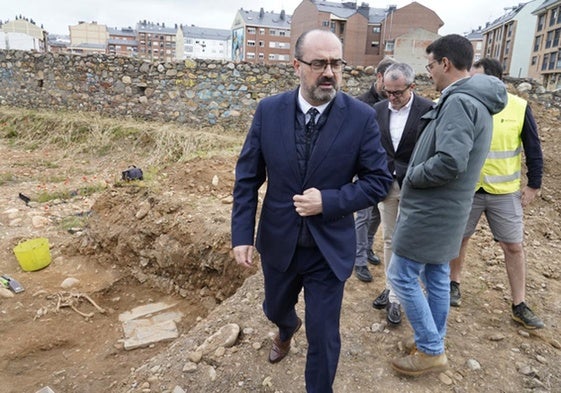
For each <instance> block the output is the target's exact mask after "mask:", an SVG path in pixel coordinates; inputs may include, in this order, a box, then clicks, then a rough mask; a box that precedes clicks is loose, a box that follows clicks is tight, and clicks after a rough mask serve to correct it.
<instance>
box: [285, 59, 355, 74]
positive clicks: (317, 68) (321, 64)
mask: <svg viewBox="0 0 561 393" xmlns="http://www.w3.org/2000/svg"><path fill="white" fill-rule="evenodd" d="M296 60H298V61H299V62H300V63H304V64H306V65H309V66H310V68H311V69H312V71H314V72H323V71H325V69H326V68H327V66H330V67H331V71H333V72H339V71H341V70H342V69H343V66H346V65H347V62H346V61H345V60H343V59H335V60H331V61H328V60H312V61H310V62H309V63H308V62H307V61H304V60H302V59H296Z"/></svg>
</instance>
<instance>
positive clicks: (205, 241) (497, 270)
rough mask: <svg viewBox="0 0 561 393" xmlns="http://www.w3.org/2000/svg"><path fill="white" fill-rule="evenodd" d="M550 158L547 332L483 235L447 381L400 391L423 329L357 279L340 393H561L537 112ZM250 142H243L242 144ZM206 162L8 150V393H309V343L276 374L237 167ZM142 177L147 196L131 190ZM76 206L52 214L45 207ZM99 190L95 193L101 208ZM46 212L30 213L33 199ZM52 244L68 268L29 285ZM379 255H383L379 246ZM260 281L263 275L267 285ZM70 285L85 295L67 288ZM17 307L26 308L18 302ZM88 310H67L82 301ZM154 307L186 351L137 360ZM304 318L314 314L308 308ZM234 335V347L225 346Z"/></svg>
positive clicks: (538, 241) (346, 308)
mask: <svg viewBox="0 0 561 393" xmlns="http://www.w3.org/2000/svg"><path fill="white" fill-rule="evenodd" d="M533 108H534V111H535V113H536V117H537V120H538V123H539V125H540V134H541V138H542V143H543V149H544V154H545V176H544V186H543V189H542V192H541V196H540V197H539V198H538V199H537V200H536V201H535V202H534V203H533V204H532V205H531V206H530V207H528V208H527V209H526V211H525V214H526V221H525V222H526V226H525V234H526V241H525V244H526V253H527V259H528V280H527V281H528V282H527V302H528V303H529V304H530V306H531V307H532V308H533V309H534V311H535V312H536V313H537V314H538V315H540V316H541V317H542V318H543V320H544V322H545V323H546V328H545V329H542V330H539V331H527V330H525V329H523V328H521V327H520V326H518V325H517V324H515V323H514V322H513V321H512V320H511V318H510V312H509V311H510V291H509V285H508V281H507V278H506V273H505V268H504V264H503V262H502V257H501V251H500V249H499V247H498V245H497V244H495V243H494V242H493V241H492V239H491V236H490V233H489V231H488V229H487V227H486V226H485V225H484V223H482V225H480V227H479V229H478V231H477V233H476V234H475V236H474V238H473V241H472V242H471V245H470V249H469V253H468V259H467V268H466V271H465V274H464V280H463V283H462V290H463V303H462V306H461V307H460V308H454V309H452V310H451V314H450V319H449V327H448V332H449V333H448V339H447V353H448V358H449V362H450V367H449V369H448V370H447V371H446V372H443V373H436V374H432V375H427V376H424V377H421V378H403V377H400V376H399V375H396V374H395V373H394V372H393V371H392V370H391V367H390V364H389V361H390V360H391V359H393V358H394V357H396V356H401V355H402V354H403V353H404V350H403V341H404V339H406V338H407V337H409V336H410V335H411V329H410V327H409V325H408V323H407V321H404V323H403V324H402V325H401V326H399V327H390V326H388V325H387V324H386V322H385V314H384V312H382V311H378V310H375V309H373V308H372V307H371V302H372V300H373V298H374V297H375V295H376V294H377V293H378V292H379V291H380V290H381V289H382V287H383V267H382V266H375V267H371V271H372V272H373V274H374V277H375V278H374V281H373V282H372V283H369V284H365V283H362V282H360V281H358V280H357V279H356V278H354V277H351V278H350V279H349V281H348V283H347V286H346V292H345V298H344V305H343V315H342V326H341V333H342V342H343V348H342V353H341V360H340V363H339V369H338V373H337V378H336V381H335V391H336V392H349V393H350V392H353V393H354V392H372V391H379V392H394V391H406V392H413V393H421V392H448V391H452V392H561V370H560V368H559V364H561V343H560V342H561V339H560V338H559V336H560V333H561V326H560V323H561V319H560V318H561V300H560V297H559V293H561V279H560V278H561V263H560V262H559V258H558V254H559V251H560V248H561V228H560V222H561V220H560V217H559V216H560V212H561V198H560V197H559V195H561V154H560V153H561V151H560V149H561V148H560V146H561V144H560V143H559V132H560V130H559V129H558V122H559V112H558V111H557V110H553V109H547V110H546V109H544V108H543V107H541V106H539V105H538V104H535V105H534V106H533ZM241 138H242V135H240V137H239V141H238V142H239V143H241ZM239 143H238V145H237V146H235V148H232V149H226V150H224V151H222V152H221V153H219V154H213V155H199V157H198V158H195V159H190V160H188V161H185V162H181V163H176V164H174V165H167V166H160V167H158V168H157V169H154V170H151V169H150V170H146V169H147V168H150V165H151V158H150V153H149V152H147V151H132V150H131V151H127V150H126V149H125V150H120V151H115V152H110V153H109V154H107V155H103V156H100V155H96V154H92V152H88V151H84V152H81V153H80V154H68V151H66V150H64V149H57V148H54V147H51V146H34V147H33V148H29V145H26V146H20V145H19V144H17V143H15V144H14V143H12V142H11V141H10V140H8V139H4V138H3V139H1V140H0V156H1V157H2V159H1V160H0V180H1V181H0V189H1V192H0V206H2V208H1V209H0V273H2V274H9V275H11V276H12V277H14V278H16V279H17V280H19V281H20V282H21V283H22V285H23V286H24V287H25V291H24V292H22V293H20V294H15V295H13V296H11V297H0V314H1V319H0V334H1V337H2V346H1V347H0V381H1V382H2V383H1V385H0V386H1V387H0V392H6V393H21V392H31V393H33V392H36V391H37V390H39V389H40V388H41V387H44V386H49V387H50V388H51V389H52V390H53V391H55V392H56V393H61V392H68V393H70V392H80V393H82V392H83V393H89V392H91V393H97V392H101V391H107V392H120V393H125V392H126V393H133V392H134V393H136V392H162V393H163V392H174V393H180V392H182V391H185V392H278V393H281V392H283V393H292V392H303V391H304V390H305V388H304V378H303V369H304V363H305V353H306V340H305V329H302V330H301V331H300V332H299V333H298V334H297V335H296V337H295V341H294V344H293V348H292V350H291V354H290V356H289V357H287V358H286V359H285V360H283V361H282V362H281V363H279V364H276V365H271V364H269V363H268V362H267V361H266V358H267V353H268V350H269V346H270V340H271V337H272V335H274V333H275V329H274V326H273V325H272V324H271V323H269V322H268V321H267V320H266V318H265V317H264V316H263V313H262V310H261V301H262V298H263V290H262V279H261V274H260V272H259V271H258V270H257V271H253V272H252V271H244V270H240V268H238V267H237V266H236V265H235V264H234V262H233V258H232V256H231V254H230V251H229V248H230V244H229V213H230V209H231V195H230V192H231V187H232V182H233V166H234V163H235V155H236V153H237V151H238V150H239ZM130 164H136V165H138V166H140V167H142V168H144V169H145V172H146V173H147V176H146V177H145V179H144V181H141V182H131V183H125V182H121V181H120V172H121V170H123V169H125V168H127V167H128V166H129V165H130ZM61 189H64V190H66V191H72V192H70V195H69V197H68V198H60V199H52V200H49V201H45V202H38V201H37V199H38V196H39V195H41V194H42V193H45V192H47V193H50V194H54V193H55V191H56V190H61ZM85 190H91V192H85ZM20 192H21V193H23V194H26V195H28V196H30V197H31V198H32V202H31V203H30V204H29V206H28V205H26V204H25V203H24V202H23V201H22V200H21V199H20V198H19V197H18V194H19V193H20ZM38 236H44V237H47V238H48V239H49V241H50V243H51V254H52V256H53V261H52V263H51V264H50V265H49V266H48V267H46V268H45V269H43V270H40V271H36V272H23V271H22V270H21V268H20V267H19V265H18V263H17V261H16V259H15V257H14V254H13V252H12V248H13V247H14V246H15V245H16V244H17V243H18V242H19V241H21V240H25V239H29V238H32V237H38ZM375 250H376V251H377V252H378V254H380V255H381V254H382V252H381V242H380V240H379V239H377V240H376V244H375ZM254 273H255V274H254ZM68 278H73V279H75V283H74V284H73V285H71V286H70V287H67V288H62V287H61V284H62V283H63V281H65V280H66V279H68ZM3 293H4V296H10V293H8V294H6V292H3ZM66 293H72V294H75V295H76V294H83V295H88V296H89V297H90V298H91V299H92V300H94V301H95V303H96V304H97V305H98V306H99V307H100V308H102V309H103V310H104V312H103V313H102V312H100V311H99V310H98V309H96V308H95V307H94V306H93V305H92V304H91V303H90V302H88V301H85V300H84V298H80V299H79V300H78V301H77V302H76V303H75V309H76V310H78V311H80V312H81V313H82V314H92V315H90V316H87V317H85V316H83V315H81V314H80V313H78V312H77V311H76V310H74V309H72V308H71V307H63V308H59V309H58V310H57V307H56V306H57V299H60V296H62V295H64V294H66ZM154 302H167V303H170V304H175V306H174V307H173V310H176V311H178V312H180V313H182V315H183V317H182V318H181V320H180V321H179V322H178V323H177V326H178V330H179V332H180V336H179V337H178V338H176V339H174V340H172V341H166V342H158V343H155V344H152V345H149V346H148V347H146V348H138V349H134V350H125V349H124V346H123V337H124V333H123V326H122V324H121V323H120V321H119V315H120V314H121V313H123V312H125V311H128V310H131V309H132V308H134V307H137V306H139V305H145V304H149V303H154ZM299 313H300V315H303V313H304V304H303V301H301V302H300V303H299ZM217 333H218V334H217Z"/></svg>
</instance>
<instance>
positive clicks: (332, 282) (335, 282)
mask: <svg viewBox="0 0 561 393" xmlns="http://www.w3.org/2000/svg"><path fill="white" fill-rule="evenodd" d="M269 262H270V261H269ZM262 268H263V275H264V278H265V301H264V302H263V310H264V312H265V315H266V316H267V318H269V320H271V322H273V323H274V324H275V325H277V326H278V327H279V332H280V338H281V340H283V341H284V340H287V339H288V338H289V337H290V335H291V334H292V332H293V331H294V329H295V328H296V325H297V319H296V318H297V316H296V310H295V306H296V303H297V302H298V295H299V294H300V291H301V290H302V288H303V289H304V301H305V304H306V307H305V309H306V315H305V323H306V338H307V339H308V354H307V358H306V372H305V375H306V391H307V392H308V393H330V392H332V391H333V389H332V385H333V381H334V379H335V373H336V371H337V364H338V362H339V353H340V352H341V336H340V334H339V322H340V316H341V303H342V301H343V291H344V288H345V282H342V281H339V279H338V278H337V277H336V276H335V275H334V274H333V271H332V270H331V268H330V267H329V265H328V264H327V261H326V260H325V259H324V258H323V255H322V254H321V253H320V251H319V249H317V248H316V247H311V248H305V247H297V249H296V252H295V254H294V257H293V259H292V262H291V264H290V266H289V268H288V270H287V271H286V272H280V271H278V270H275V269H274V268H273V267H272V266H271V264H270V263H265V262H264V263H263V264H262Z"/></svg>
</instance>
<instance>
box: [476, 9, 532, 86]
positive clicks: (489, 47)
mask: <svg viewBox="0 0 561 393" xmlns="http://www.w3.org/2000/svg"><path fill="white" fill-rule="evenodd" d="M540 1H542V0H533V1H530V2H527V3H520V4H518V5H517V6H514V7H512V8H511V9H509V10H508V12H507V13H505V14H504V15H503V16H501V17H500V18H498V19H496V20H494V21H493V22H490V23H487V24H486V26H485V27H484V28H483V31H482V33H483V43H484V50H483V52H484V54H485V56H486V57H492V58H495V59H497V60H499V61H500V62H501V64H502V66H503V72H504V74H505V75H509V76H512V77H516V78H526V77H528V71H529V70H528V60H529V59H530V55H531V53H532V41H533V37H534V35H533V33H534V29H535V26H536V16H535V15H533V14H532V11H534V10H535V8H536V7H537V6H538V4H539V2H540Z"/></svg>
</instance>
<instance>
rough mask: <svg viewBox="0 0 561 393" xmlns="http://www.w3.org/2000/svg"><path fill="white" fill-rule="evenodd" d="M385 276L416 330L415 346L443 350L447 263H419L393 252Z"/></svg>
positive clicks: (447, 301)
mask: <svg viewBox="0 0 561 393" xmlns="http://www.w3.org/2000/svg"><path fill="white" fill-rule="evenodd" d="M388 275H389V280H390V283H391V286H392V289H393V290H394V291H395V294H396V295H397V298H398V299H399V301H400V302H401V305H402V307H403V309H404V310H405V314H406V315H407V319H408V320H409V323H410V324H411V326H412V327H413V331H414V332H415V345H416V346H417V349H418V350H419V351H421V352H423V353H426V354H428V355H440V354H442V353H444V337H445V336H446V320H447V319H448V312H449V310H450V262H445V263H434V264H431V263H426V264H425V263H418V262H415V261H412V260H410V259H407V258H404V257H400V256H399V255H396V254H395V253H393V254H392V260H391V262H390V266H389V270H388ZM420 281H423V284H424V287H425V291H426V296H425V294H424V293H423V288H421V282H420Z"/></svg>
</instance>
